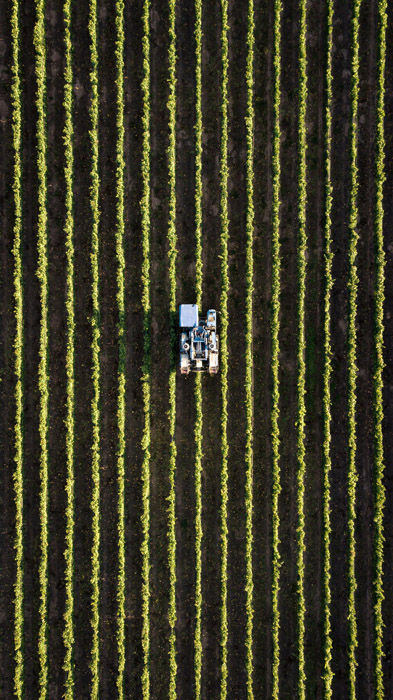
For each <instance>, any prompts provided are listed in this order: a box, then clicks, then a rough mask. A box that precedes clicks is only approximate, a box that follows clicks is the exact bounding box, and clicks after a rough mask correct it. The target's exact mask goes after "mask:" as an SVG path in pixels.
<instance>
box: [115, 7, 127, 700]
mask: <svg viewBox="0 0 393 700" xmlns="http://www.w3.org/2000/svg"><path fill="white" fill-rule="evenodd" d="M123 53H124V0H117V1H116V48H115V57H116V98H117V114H116V129H117V138H116V258H117V294H116V301H117V313H118V350H119V363H118V372H117V384H118V387H117V433H118V448H117V484H118V485H117V489H118V501H117V534H118V549H119V553H118V556H119V561H118V567H119V568H118V580H117V657H118V668H117V677H116V686H117V695H118V698H119V699H120V700H122V698H123V697H124V669H125V662H126V659H125V535H124V479H125V445H126V443H125V391H126V368H125V355H126V347H125V330H126V329H125V293H124V271H125V258H124V243H123V239H124V167H125V162H124V115H123V112H124V107H123V104H124V57H123Z"/></svg>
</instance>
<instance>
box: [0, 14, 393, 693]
mask: <svg viewBox="0 0 393 700" xmlns="http://www.w3.org/2000/svg"><path fill="white" fill-rule="evenodd" d="M2 5H3V6H2V9H3V10H4V12H1V11H0V22H1V39H0V48H1V75H2V77H3V78H4V80H3V81H2V83H1V94H0V128H1V132H0V149H1V151H0V153H1V159H2V168H1V172H0V197H1V204H2V212H3V216H2V217H1V241H0V246H1V256H0V259H1V280H0V284H1V292H2V294H1V301H0V353H1V355H0V356H1V367H0V371H1V382H0V402H1V406H2V411H1V412H0V450H1V456H2V463H3V469H2V470H1V472H0V474H1V476H0V528H1V533H2V547H1V548H0V594H1V604H0V621H1V632H0V665H1V668H2V673H1V679H0V694H1V696H2V697H7V698H8V697H11V696H12V686H13V651H12V650H13V606H12V597H13V589H12V584H13V580H14V576H15V564H14V553H13V537H14V517H15V512H14V502H13V484H12V472H13V468H14V462H13V421H14V376H13V365H12V363H13V354H12V349H13V337H14V333H15V321H14V318H13V300H12V294H13V277H12V276H13V267H12V265H13V260H12V253H11V250H12V235H13V230H12V227H13V200H12V147H11V145H12V141H11V138H12V134H11V122H10V119H11V100H10V84H11V83H10V81H11V70H10V61H11V39H10V26H9V20H8V7H7V8H5V7H4V6H5V3H2ZM377 9H378V8H377V2H376V0H370V2H369V3H363V8H362V12H361V32H360V56H361V60H360V101H359V199H358V203H359V227H358V230H359V235H360V238H359V251H358V271H359V280H360V282H359V297H358V365H359V375H358V385H357V386H358V392H357V395H358V413H357V419H358V431H357V435H358V437H357V446H358V453H357V469H358V476H359V480H358V488H357V514H358V517H357V525H356V542H357V564H356V577H357V584H358V585H357V593H356V605H357V613H358V642H359V646H358V651H357V659H358V672H357V683H358V697H359V698H363V697H364V698H368V697H372V695H373V688H374V682H373V566H374V562H373V537H374V528H373V407H372V375H373V369H374V350H373V331H374V321H373V313H374V310H373V303H374V302H373V287H374V282H375V256H374V229H373V221H374V202H375V185H374V154H375V134H376V122H375V108H376V60H377V28H378V17H377ZM88 11H89V7H88V4H87V3H86V2H85V3H75V4H74V6H73V27H72V36H73V51H74V54H73V55H74V67H73V69H74V113H73V117H74V129H75V135H74V146H75V172H74V220H75V230H74V235H75V301H76V305H75V313H76V317H75V320H76V339H75V340H76V345H75V353H76V362H75V568H74V574H75V579H74V590H75V597H74V601H75V602H74V605H75V609H74V620H75V653H74V661H75V697H78V698H84V697H88V696H89V687H90V670H89V662H90V649H91V639H92V635H91V626H90V596H91V583H90V576H91V566H90V552H91V544H92V535H91V515H92V514H91V510H90V500H91V490H92V483H91V428H92V426H91V415H90V402H91V398H92V382H91V349H90V344H91V327H90V313H91V299H90V295H91V273H90V246H91V212H90V205H89V187H90V140H89V128H90V118H89V106H90V88H89V84H90V83H89V72H90V62H89V35H88V27H87V24H88ZM142 11H143V3H142V0H131V1H130V2H127V3H126V8H125V30H126V40H125V48H124V59H125V84H124V87H125V103H124V119H125V161H126V167H125V217H126V233H125V241H124V244H125V258H126V273H125V288H126V361H127V387H126V485H125V495H126V532H125V537H126V667H125V695H126V697H133V698H138V697H141V671H142V665H143V657H142V647H141V626H142V620H141V555H140V546H141V525H140V518H141V513H142V501H141V474H140V469H141V461H142V451H141V435H142V429H143V420H144V419H143V410H142V392H141V383H140V376H141V365H142V355H143V316H142V307H141V281H140V270H141V263H142V250H141V216H140V199H141V194H142V183H141V172H140V162H141V152H142V121H141V117H142V96H141V89H140V85H141V80H142V75H143V66H142V53H141V42H142V33H143V27H142ZM247 12H248V7H247V2H245V0H242V2H235V0H229V18H230V30H229V63H230V69H229V112H228V116H229V135H228V136H229V142H228V149H229V150H228V152H229V202H228V206H229V218H230V228H229V244H228V245H229V277H230V294H229V307H228V308H229V319H230V324H229V338H228V346H229V392H228V397H229V407H228V437H229V462H228V469H229V504H228V527H229V558H228V621H229V639H228V691H229V693H230V695H231V696H232V697H234V698H238V699H239V700H240V699H241V698H245V697H246V666H245V601H246V593H245V550H246V542H245V535H246V531H245V523H246V512H245V460H244V451H245V406H244V398H245V391H244V381H245V359H244V347H245V346H244V334H245V297H246V281H245V266H246V260H245V246H246V236H245V221H246V202H247V192H246V169H245V162H246V127H245V114H246V83H245V66H246V55H247V45H246V32H247ZM351 12H352V3H351V2H350V1H349V0H344V1H343V2H340V3H336V7H335V18H334V51H333V81H334V87H333V127H332V182H333V211H332V218H333V225H332V235H333V249H334V264H333V276H334V279H335V284H334V290H333V296H332V345H333V377H332V472H331V487H332V494H331V495H332V546H331V552H332V581H331V588H332V608H331V609H332V637H333V671H334V674H335V675H334V681H333V690H334V695H335V697H337V698H344V697H346V696H347V695H348V670H347V653H346V649H347V641H348V640H347V624H346V619H347V550H348V540H347V507H348V500H347V464H348V459H347V443H348V425H347V392H346V386H347V372H348V363H347V318H348V312H347V310H348V290H347V279H348V240H349V239H348V219H349V195H350V122H351V92H350V90H351V51H350V47H351ZM20 19H21V60H22V86H23V152H22V157H23V246H22V255H23V267H24V272H23V283H24V341H25V352H24V533H23V534H24V593H25V603H24V659H25V690H26V697H29V698H30V697H35V696H36V695H37V693H38V651H37V634H38V624H39V618H38V604H39V589H38V566H39V535H40V521H39V509H38V506H39V486H40V484H39V478H38V474H39V435H38V409H39V395H38V388H37V377H38V347H39V318H40V304H39V285H38V280H37V277H36V267H37V251H36V243H37V241H36V234H37V165H36V136H35V123H36V117H37V115H36V107H35V91H36V83H35V76H34V47H33V27H34V22H35V12H34V6H33V4H32V3H31V2H27V0H21V3H20ZM150 19H151V241H150V245H151V308H152V314H151V353H152V355H151V360H152V365H151V366H152V370H151V462H150V470H151V494H150V519H151V526H150V565H151V568H150V593H151V598H150V620H151V639H150V643H151V649H150V675H151V696H152V697H154V698H164V697H167V694H168V681H169V659H168V649H169V622H168V603H169V569H168V555H167V547H168V539H167V530H168V517H167V508H168V501H167V497H168V494H169V469H168V465H169V455H170V435H169V423H168V415H167V410H168V383H167V379H168V376H169V371H170V354H171V348H170V339H169V313H168V308H169V278H168V260H167V249H168V243H167V226H168V216H169V212H168V196H169V187H168V167H167V147H168V109H167V100H168V94H169V86H168V82H167V78H168V28H169V11H168V7H167V5H166V4H165V3H161V2H157V1H156V0H153V2H152V5H151V12H150ZM273 22H274V4H273V2H269V3H265V2H263V1H262V0H255V39H256V43H255V100H254V102H255V139H254V147H255V167H254V174H255V181H254V190H255V237H254V268H255V271H254V287H255V289H254V318H253V343H254V346H253V348H254V380H253V381H254V386H253V391H254V544H253V564H254V691H255V697H258V698H270V697H271V692H272V674H271V662H272V638H271V623H272V611H271V576H272V571H271V568H272V567H271V535H272V533H271V486H272V480H271V444H270V409H271V374H270V362H271V340H270V298H271V268H272V261H271V251H272V246H271V228H272V221H271V218H272V162H271V159H272V130H273ZM194 28H195V8H194V3H193V2H179V3H178V4H177V10H176V31H177V86H176V91H177V117H176V149H177V157H176V168H177V185H176V197H177V205H176V229H177V236H178V244H177V250H178V255H177V263H176V264H177V301H178V302H179V303H181V302H191V301H193V299H194V297H195V289H194V285H195V222H194V219H195V202H194V197H195V194H194V187H195V155H194V144H195V133H194V124H195V42H194ZM46 32H47V34H46V35H47V117H48V125H47V137H48V196H47V206H48V260H49V267H48V283H49V342H50V345H49V374H50V405H49V457H50V467H49V589H48V594H49V607H48V629H49V634H48V655H49V697H50V698H58V697H59V698H60V697H61V696H62V694H63V689H64V688H63V686H64V671H63V669H62V666H63V657H64V648H63V640H62V619H63V613H64V604H65V592H64V558H63V552H64V537H65V479H66V465H65V426H64V419H65V388H66V375H65V351H66V309H65V303H64V300H65V285H66V268H65V248H64V228H63V225H64V212H65V204H64V188H65V184H64V175H63V167H64V153H63V146H62V130H63V125H64V110H63V106H62V101H63V75H64V46H63V17H62V4H61V3H60V2H59V0H48V1H47V5H46ZM220 34H221V18H220V6H219V3H214V2H212V1H211V0H206V2H204V3H203V51H202V110H203V174H202V177H203V273H204V279H203V308H204V310H205V309H207V308H208V307H215V308H217V309H218V311H219V305H220V257H219V256H220V225H221V224H220V124H221V112H220V109H221V105H220V99H221V95H220V81H221V48H220ZM98 37H99V39H98V44H99V65H100V69H99V86H100V87H99V91H100V119H99V139H100V156H99V172H100V183H101V185H100V212H101V219H100V263H99V265H100V306H101V314H100V322H101V355H100V368H101V383H100V388H101V406H100V409H101V447H100V449H101V493H100V507H101V545H100V566H101V571H100V692H101V697H103V698H114V697H116V685H115V684H116V669H117V652H116V587H117V521H116V518H117V515H116V513H117V511H116V508H117V462H116V455H117V433H116V401H117V393H116V392H117V358H118V348H117V312H116V251H115V225H116V219H115V201H116V180H115V148H116V85H115V58H114V51H115V19H114V6H113V3H110V2H109V0H98ZM387 40H388V46H389V45H391V43H392V40H393V15H392V13H390V16H389V22H388V37H387ZM298 43H299V8H298V2H296V1H295V0H287V1H286V2H284V3H283V14H282V91H281V131H282V143H281V168H282V179H281V187H282V191H281V200H282V205H281V228H280V236H281V253H282V284H281V317H280V321H281V333H280V344H281V351H280V384H281V389H280V395H281V406H280V409H281V413H280V431H281V448H280V450H281V475H282V492H281V496H280V540H281V545H280V552H281V557H282V567H281V579H280V616H281V632H280V695H281V697H282V698H288V700H289V699H290V698H293V697H294V696H295V693H296V685H297V670H298V667H297V614H296V611H297V608H296V602H297V592H296V583H297V571H296V556H297V547H296V528H297V505H296V494H297V458H296V411H297V396H296V381H297V366H296V349H297V342H296V333H297V316H296V309H297V287H298V283H297V230H298V213H297V205H298V199H297V198H298V184H297V177H298V160H297V159H298V146H297V128H298V79H299V75H298V63H297V61H298ZM307 51H308V57H309V63H308V88H309V102H308V112H307V142H308V150H307V167H308V181H307V191H308V204H307V236H308V256H307V263H308V266H307V296H306V338H307V350H306V360H307V376H306V385H307V418H306V440H307V442H306V462H307V473H306V496H305V517H306V557H305V566H306V572H305V596H306V609H307V613H306V638H305V656H306V675H307V688H306V690H307V695H308V696H309V697H312V698H314V697H315V698H321V697H322V694H323V687H322V678H321V676H322V673H323V667H322V663H323V610H322V605H323V589H322V576H323V569H322V565H323V560H322V534H323V533H322V506H323V493H322V469H323V466H322V447H321V445H322V430H323V424H322V369H323V327H322V324H323V306H322V300H323V291H324V280H323V263H324V255H323V244H324V108H325V97H324V90H325V87H324V61H325V55H326V15H325V8H324V6H323V4H321V3H320V2H318V0H309V2H308V34H307ZM392 107H393V67H392V64H391V61H387V71H386V115H387V116H386V120H385V128H386V171H387V181H386V185H385V201H384V208H385V220H384V233H385V241H386V245H385V250H386V254H387V269H386V272H387V286H386V303H385V324H386V333H385V360H386V369H385V374H384V381H385V390H384V391H385V393H384V410H385V420H384V439H385V455H386V458H385V462H386V473H385V484H386V488H387V494H386V495H387V500H386V508H385V537H386V542H385V581H384V587H385V601H384V607H383V613H384V619H385V630H384V648H385V657H384V674H385V688H386V694H387V696H388V694H389V692H390V693H391V688H392V658H391V655H392V643H393V631H392V630H393V598H392V590H393V588H392V583H393V582H392V571H393V567H392V546H393V545H392V543H393V529H392V522H393V518H392V515H393V481H392V479H393V477H392V474H393V463H392V450H391V434H392V427H393V396H392V392H393V376H392V371H393V370H392V367H393V344H392V338H393V328H392V318H393V313H392V312H393V293H392V289H391V285H390V284H389V281H390V278H391V265H392V253H393V241H392V234H391V224H392V220H393V205H392V197H391V191H392V187H393V168H392V165H391V164H392V162H393V117H392V114H393V109H392ZM202 387H203V402H204V403H203V453H204V456H203V479H202V489H203V491H202V501H203V509H202V519H203V540H202V595H203V607H202V645H203V668H202V696H203V697H204V698H207V699H210V698H215V697H218V696H219V688H220V502H221V500H220V477H221V474H220V468H221V457H220V413H221V405H220V375H219V376H218V377H217V378H209V377H203V379H202ZM176 409H177V414H176V416H177V418H176V434H175V439H176V445H177V470H176V540H177V589H176V605H177V623H176V638H177V663H178V674H177V690H178V697H180V698H182V699H183V698H184V699H186V698H192V697H193V692H194V691H193V685H194V629H195V601H194V597H195V525H194V518H195V490H194V456H195V450H194V434H193V430H194V421H195V399H194V378H193V377H190V378H188V379H185V378H181V377H180V376H179V375H178V377H177V390H176Z"/></svg>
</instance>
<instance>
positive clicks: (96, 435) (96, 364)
mask: <svg viewBox="0 0 393 700" xmlns="http://www.w3.org/2000/svg"><path fill="white" fill-rule="evenodd" d="M89 37H90V64H91V67H90V89H91V103H90V123H91V126H90V146H91V170H90V178H91V184H90V207H91V215H92V232H91V276H92V286H91V296H92V315H91V332H92V382H93V397H92V402H91V420H92V445H91V458H92V463H91V477H92V495H91V505H90V507H91V512H92V533H93V541H92V549H91V567H92V570H91V586H92V593H91V626H92V632H93V636H92V647H91V662H90V669H91V681H92V686H91V696H92V698H98V694H99V673H98V671H99V656H100V649H99V623H100V619H99V598H100V583H99V582H100V337H101V331H100V323H99V312H100V303H99V221H100V212H99V204H98V201H99V189H100V180H99V173H98V149H99V147H98V110H99V96H98V51H97V0H90V5H89Z"/></svg>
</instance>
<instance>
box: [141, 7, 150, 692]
mask: <svg viewBox="0 0 393 700" xmlns="http://www.w3.org/2000/svg"><path fill="white" fill-rule="evenodd" d="M142 21H143V39H142V54H143V79H142V100H143V113H142V129H143V142H142V163H141V166H142V199H141V215H142V255H143V259H142V312H143V338H144V339H143V370H142V393H143V414H144V426H143V435H142V450H143V460H142V544H141V555H142V653H143V670H142V696H143V698H144V700H146V699H147V698H149V695H150V673H149V661H150V364H151V360H150V310H151V304H150V1H149V0H144V5H143V17H142Z"/></svg>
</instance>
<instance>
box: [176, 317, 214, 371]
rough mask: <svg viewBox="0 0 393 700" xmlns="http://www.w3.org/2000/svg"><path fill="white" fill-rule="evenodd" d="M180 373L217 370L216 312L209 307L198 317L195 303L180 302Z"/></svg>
mask: <svg viewBox="0 0 393 700" xmlns="http://www.w3.org/2000/svg"><path fill="white" fill-rule="evenodd" d="M179 328H180V373H181V374H189V373H190V372H209V374H217V372H218V335H217V333H216V312H215V310H214V309H209V311H208V312H207V314H206V318H205V319H202V318H199V311H198V305H197V304H180V306H179Z"/></svg>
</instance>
